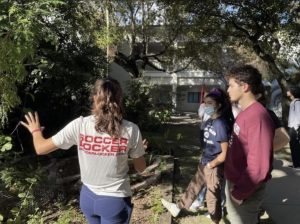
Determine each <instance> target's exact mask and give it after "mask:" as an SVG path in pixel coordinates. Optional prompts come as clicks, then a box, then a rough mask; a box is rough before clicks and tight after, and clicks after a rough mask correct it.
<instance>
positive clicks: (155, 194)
mask: <svg viewBox="0 0 300 224" xmlns="http://www.w3.org/2000/svg"><path fill="white" fill-rule="evenodd" d="M161 197H162V192H161V190H160V189H159V188H157V187H153V189H152V190H151V191H150V198H151V211H152V215H151V217H149V222H150V223H153V224H154V223H158V221H159V217H160V215H161V214H162V213H163V212H164V207H163V205H162V203H161Z"/></svg>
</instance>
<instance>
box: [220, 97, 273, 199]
mask: <svg viewBox="0 0 300 224" xmlns="http://www.w3.org/2000/svg"><path fill="white" fill-rule="evenodd" d="M274 131H275V128H274V123H273V121H272V119H271V117H270V115H269V113H268V112H267V110H266V109H265V108H264V107H263V106H262V105H261V104H260V103H258V102H255V103H253V104H251V105H250V106H249V107H247V108H246V109H245V110H244V111H242V112H240V113H239V115H238V116H237V118H236V121H235V124H234V130H233V133H232V139H231V142H230V147H229V150H228V152H227V157H226V160H225V177H226V179H227V180H229V181H230V182H232V183H233V185H234V188H233V191H232V195H233V196H234V197H235V198H236V199H239V200H243V199H246V198H248V197H249V196H250V195H251V194H252V193H253V192H254V191H255V190H256V189H257V187H259V185H260V184H261V183H262V182H266V181H267V180H269V179H270V178H271V170H272V162H273V138H274Z"/></svg>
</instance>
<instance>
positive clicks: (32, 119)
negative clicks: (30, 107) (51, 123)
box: [21, 112, 42, 134]
mask: <svg viewBox="0 0 300 224" xmlns="http://www.w3.org/2000/svg"><path fill="white" fill-rule="evenodd" d="M25 119H26V122H23V121H21V124H22V125H23V126H24V127H25V128H27V129H28V131H29V132H30V133H31V134H33V133H34V132H38V131H42V127H41V125H40V121H39V115H38V113H37V112H34V114H32V113H31V112H28V113H27V114H26V115H25Z"/></svg>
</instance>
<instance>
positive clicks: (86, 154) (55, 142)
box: [21, 78, 146, 224]
mask: <svg viewBox="0 0 300 224" xmlns="http://www.w3.org/2000/svg"><path fill="white" fill-rule="evenodd" d="M91 96H92V99H93V108H92V114H91V115H90V116H87V117H79V118H77V119H75V120H73V121H71V122H70V123H69V124H67V125H66V126H65V127H64V128H63V129H62V130H60V131H59V132H58V133H57V134H55V135H54V136H52V137H51V138H44V136H43V133H42V129H41V126H40V122H39V117H38V114H37V113H36V112H35V113H34V114H32V113H28V114H26V115H25V119H26V122H21V124H22V125H23V126H25V127H26V128H27V129H28V130H29V132H30V133H31V134H32V137H33V144H34V147H35V150H36V153H37V154H38V155H44V154H48V153H50V152H53V151H55V150H57V149H59V148H61V149H69V148H70V147H71V146H73V145H77V151H78V159H79V165H80V174H81V180H82V183H83V186H82V189H81V192H80V208H81V210H82V212H83V213H84V215H85V217H86V219H87V220H88V222H89V223H90V224H100V223H101V224H108V223H119V224H121V223H129V220H130V215H131V212H132V204H131V194H132V193H131V189H130V182H129V176H128V170H129V167H128V157H129V156H130V157H131V158H133V165H134V167H135V169H136V171H137V172H139V173H142V172H143V171H144V170H145V168H146V163H145V159H144V156H143V155H144V153H145V150H144V147H143V141H142V136H141V133H140V130H139V128H138V126H137V125H135V124H134V123H132V122H129V121H127V120H124V119H123V107H122V99H123V94H122V89H121V86H120V84H119V83H118V82H117V81H116V80H114V79H110V78H108V79H101V80H97V81H96V82H95V85H94V88H93V90H92V94H91Z"/></svg>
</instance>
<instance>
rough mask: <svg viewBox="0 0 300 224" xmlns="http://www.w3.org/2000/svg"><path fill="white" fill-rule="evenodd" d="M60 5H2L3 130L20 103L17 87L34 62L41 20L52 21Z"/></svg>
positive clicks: (51, 0)
mask: <svg viewBox="0 0 300 224" xmlns="http://www.w3.org/2000/svg"><path fill="white" fill-rule="evenodd" d="M59 4H61V1H58V0H39V1H27V2H26V3H19V2H18V1H1V2H0V8H1V10H0V25H1V31H0V32H1V33H0V85H1V87H2V88H1V90H0V127H1V126H3V125H4V123H5V122H6V121H7V113H8V112H9V111H10V110H11V109H12V108H13V107H15V106H16V105H18V104H19V103H20V99H19V97H18V95H17V85H18V84H20V83H22V82H23V81H24V78H25V76H26V74H27V72H26V66H25V63H30V62H31V61H32V60H33V57H34V52H35V50H36V47H37V36H38V35H37V34H38V33H40V32H41V31H42V30H43V25H44V24H43V22H42V21H43V20H42V18H45V17H49V16H50V15H51V14H52V13H53V12H54V11H55V10H54V7H56V6H57V5H59Z"/></svg>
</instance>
